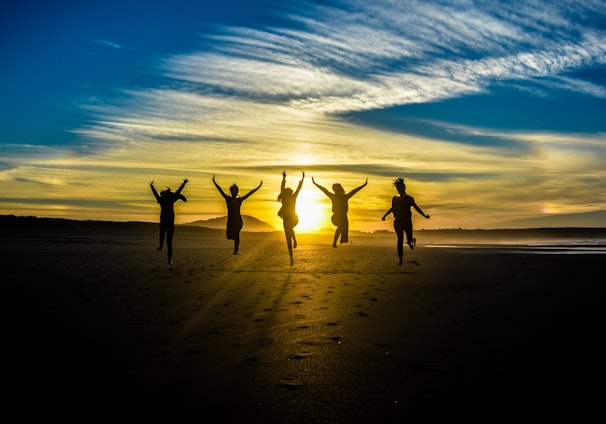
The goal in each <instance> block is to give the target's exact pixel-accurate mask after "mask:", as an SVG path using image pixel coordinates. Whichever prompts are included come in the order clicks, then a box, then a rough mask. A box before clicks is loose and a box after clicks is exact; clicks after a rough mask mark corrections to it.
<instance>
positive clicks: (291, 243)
mask: <svg viewBox="0 0 606 424" xmlns="http://www.w3.org/2000/svg"><path fill="white" fill-rule="evenodd" d="M304 179H305V172H302V176H301V180H300V181H299V185H298V186H297V189H296V190H295V191H293V190H292V188H290V187H286V171H283V172H282V183H281V185H280V194H279V195H278V201H280V202H282V207H280V210H279V211H278V216H279V217H280V218H282V225H283V226H284V235H285V236H286V247H287V248H288V254H289V256H290V266H293V263H294V260H293V249H296V247H297V237H296V236H295V230H294V228H295V227H296V226H297V224H298V223H299V216H298V215H297V196H298V195H299V192H300V191H301V187H303V180H304Z"/></svg>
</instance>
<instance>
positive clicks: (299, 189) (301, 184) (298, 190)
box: [295, 172, 305, 197]
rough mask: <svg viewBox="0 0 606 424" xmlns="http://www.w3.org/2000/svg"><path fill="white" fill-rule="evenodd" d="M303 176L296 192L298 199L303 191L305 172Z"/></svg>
mask: <svg viewBox="0 0 606 424" xmlns="http://www.w3.org/2000/svg"><path fill="white" fill-rule="evenodd" d="M302 174H303V175H302V176H301V181H299V185H298V186H297V189H296V190H295V197H297V196H298V195H299V192H300V191H301V187H303V180H304V179H305V172H303V173H302Z"/></svg>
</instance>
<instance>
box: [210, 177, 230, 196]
mask: <svg viewBox="0 0 606 424" xmlns="http://www.w3.org/2000/svg"><path fill="white" fill-rule="evenodd" d="M213 184H214V185H215V187H217V190H219V193H221V196H223V197H224V198H226V199H227V194H225V192H224V191H223V189H222V188H221V186H219V184H217V182H216V181H215V176H214V175H213Z"/></svg>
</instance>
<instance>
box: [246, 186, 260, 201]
mask: <svg viewBox="0 0 606 424" xmlns="http://www.w3.org/2000/svg"><path fill="white" fill-rule="evenodd" d="M262 185H263V181H261V182H260V183H259V185H258V186H257V187H256V188H253V189H252V190H251V191H249V192H248V193H246V194H245V195H244V196H242V200H243V201H244V200H246V199H248V198H249V197H250V196H251V195H252V194H253V193H254V192H255V191H257V190H259V189H260V188H261V186H262Z"/></svg>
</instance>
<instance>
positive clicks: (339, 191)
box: [332, 183, 345, 194]
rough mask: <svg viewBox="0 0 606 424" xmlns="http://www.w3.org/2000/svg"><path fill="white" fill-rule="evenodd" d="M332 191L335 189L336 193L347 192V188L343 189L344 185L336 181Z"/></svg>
mask: <svg viewBox="0 0 606 424" xmlns="http://www.w3.org/2000/svg"><path fill="white" fill-rule="evenodd" d="M332 191H334V192H335V193H336V194H343V193H345V190H343V186H341V184H339V183H335V184H333V185H332Z"/></svg>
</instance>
